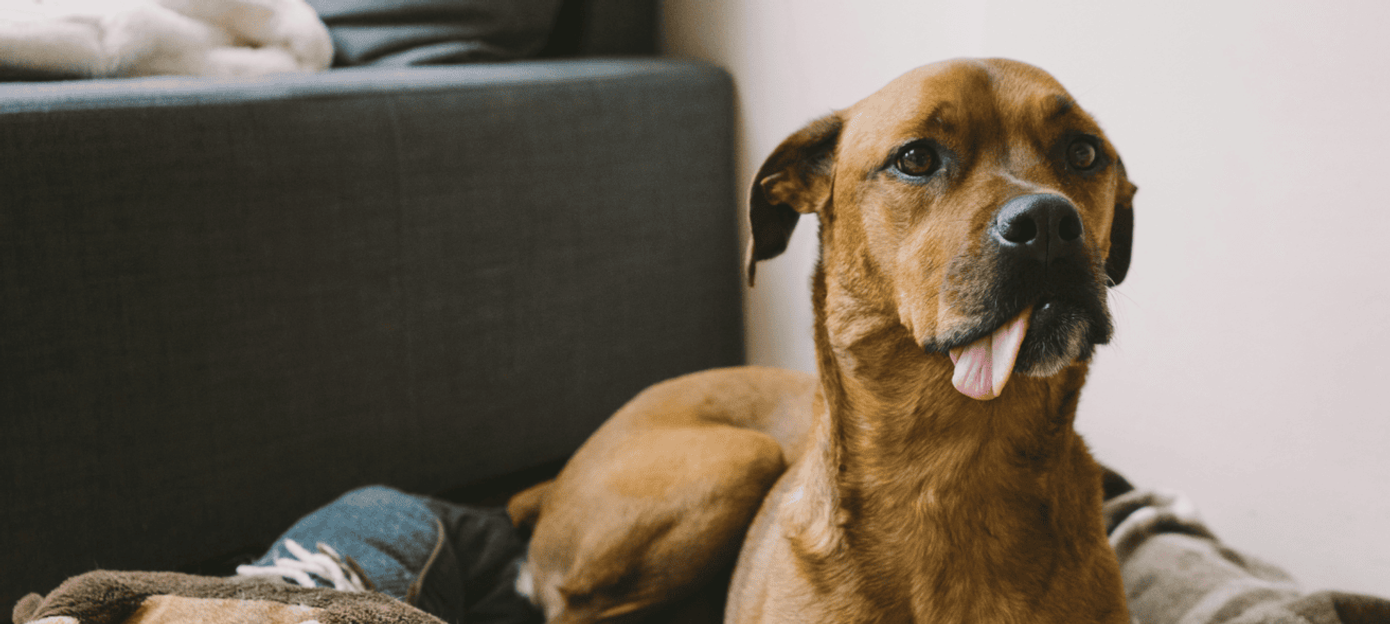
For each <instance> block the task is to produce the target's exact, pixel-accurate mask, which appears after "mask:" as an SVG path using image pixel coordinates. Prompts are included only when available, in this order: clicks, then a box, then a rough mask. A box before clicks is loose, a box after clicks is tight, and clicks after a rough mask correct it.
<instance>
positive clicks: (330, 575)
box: [236, 539, 367, 592]
mask: <svg viewBox="0 0 1390 624" xmlns="http://www.w3.org/2000/svg"><path fill="white" fill-rule="evenodd" d="M285 549H286V550H288V551H290V554H292V555H294V556H295V558H294V559H287V558H283V557H276V558H275V564H274V565H267V566H253V565H239V566H237V567H236V573H237V575H238V576H279V577H283V578H287V579H290V580H293V581H294V582H296V583H298V584H300V585H302V586H304V587H318V584H317V583H315V582H314V579H313V577H311V576H309V574H311V573H312V574H317V575H318V576H319V577H321V578H324V579H327V580H328V581H330V582H332V583H333V589H336V590H339V591H359V592H360V591H367V584H366V583H364V582H362V577H360V576H358V575H357V573H356V572H355V571H353V569H352V568H351V567H349V566H348V564H347V563H346V562H345V561H344V560H343V557H342V555H339V554H338V551H336V550H333V547H332V546H329V545H328V544H325V543H323V542H319V543H318V549H319V552H318V553H311V552H309V550H308V549H307V548H305V547H303V546H300V545H299V543H298V542H296V541H294V540H291V539H287V540H285Z"/></svg>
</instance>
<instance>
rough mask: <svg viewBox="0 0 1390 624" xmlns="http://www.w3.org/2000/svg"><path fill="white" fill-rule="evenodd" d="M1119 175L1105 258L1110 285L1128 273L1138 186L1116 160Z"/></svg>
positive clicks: (1116, 182)
mask: <svg viewBox="0 0 1390 624" xmlns="http://www.w3.org/2000/svg"><path fill="white" fill-rule="evenodd" d="M1116 166H1117V167H1119V171H1120V175H1119V177H1118V179H1117V180H1116V181H1115V187H1116V188H1115V218H1114V219H1113V220H1111V222H1110V255H1109V256H1107V257H1106V258H1105V274H1106V275H1107V276H1109V277H1110V285H1111V286H1115V285H1117V284H1119V283H1120V282H1123V281H1124V280H1125V274H1126V273H1129V256H1130V253H1131V252H1132V251H1133V249H1134V193H1135V191H1138V190H1139V187H1137V186H1135V185H1134V183H1132V182H1130V181H1129V176H1128V175H1127V174H1126V173H1125V163H1124V161H1122V160H1117V161H1116Z"/></svg>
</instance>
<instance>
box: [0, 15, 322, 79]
mask: <svg viewBox="0 0 1390 624" xmlns="http://www.w3.org/2000/svg"><path fill="white" fill-rule="evenodd" d="M332 57H333V43H332V40H331V39H330V38H329V36H328V29H327V28H326V27H325V26H324V25H323V22H322V21H320V20H319V18H318V14H317V13H315V12H314V10H313V9H312V8H311V7H310V6H309V5H308V4H306V3H305V2H304V0H0V69H8V70H19V71H21V72H33V73H36V74H51V75H55V76H71V77H82V78H109V77H117V76H150V75H156V74H184V75H197V76H254V75H260V74H269V73H279V72H294V71H300V72H304V71H318V70H321V69H326V68H327V67H328V65H329V63H330V62H331V61H332Z"/></svg>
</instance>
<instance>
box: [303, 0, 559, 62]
mask: <svg viewBox="0 0 1390 624" xmlns="http://www.w3.org/2000/svg"><path fill="white" fill-rule="evenodd" d="M308 2H309V5H310V6H312V7H314V10H315V11H317V12H318V14H319V17H320V18H321V19H322V20H323V21H324V23H325V24H327V25H328V28H329V32H330V33H331V34H332V35H333V49H334V63H333V64H334V65H337V66H347V65H363V64H368V63H376V64H382V65H394V66H404V65H437V64H443V63H460V62H469V61H498V60H511V59H517V58H524V57H527V56H530V55H532V54H535V53H536V52H538V51H540V49H541V47H542V46H543V45H544V44H545V41H546V38H547V36H548V35H549V34H550V30H551V27H552V26H553V25H554V23H555V17H556V12H557V11H558V10H559V8H560V0H394V1H392V2H382V1H381V0H308Z"/></svg>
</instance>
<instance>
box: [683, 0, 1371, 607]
mask: <svg viewBox="0 0 1390 624" xmlns="http://www.w3.org/2000/svg"><path fill="white" fill-rule="evenodd" d="M663 6H664V15H663V32H664V37H665V43H664V45H665V47H666V50H667V51H668V53H669V54H671V55H673V56H686V57H697V58H702V59H706V60H709V61H712V62H714V63H717V64H719V65H722V66H724V67H726V68H728V69H729V70H730V71H731V72H732V73H733V75H734V78H735V81H736V85H737V97H738V108H739V114H740V116H741V117H740V120H739V128H740V130H739V132H740V136H739V145H740V150H741V152H740V156H739V163H738V171H739V177H740V183H741V184H743V183H746V182H747V180H748V179H749V177H750V176H751V175H752V173H753V171H754V169H755V168H756V166H757V165H758V164H759V163H760V162H761V159H762V158H763V157H764V156H765V155H766V154H767V153H768V152H769V151H770V150H771V149H772V148H773V147H775V146H776V144H777V143H778V142H779V141H780V140H781V139H782V138H783V137H784V136H786V135H787V134H788V133H790V132H792V131H794V130H795V129H796V128H798V127H799V126H800V125H801V124H802V123H804V122H806V121H808V120H810V119H811V118H814V117H817V116H819V115H822V114H824V113H826V112H829V111H830V110H831V109H833V108H836V107H841V106H846V105H848V104H850V103H852V102H854V101H855V100H857V99H859V98H861V97H863V96H865V95H867V94H868V93H870V92H871V91H873V90H875V89H877V88H878V87H879V86H881V85H883V84H884V83H885V82H887V81H888V80H889V79H891V78H892V77H894V76H896V75H898V74H899V73H902V72H903V71H905V70H907V69H909V68H911V67H914V66H916V65H920V64H923V63H926V62H929V61H933V60H938V59H942V58H948V57H954V56H1005V57H1012V58H1017V59H1020V60H1024V61H1028V62H1031V63H1034V64H1036V65H1039V66H1041V67H1043V68H1045V69H1047V70H1049V71H1050V72H1052V73H1053V74H1054V75H1055V76H1057V78H1058V79H1059V80H1061V81H1062V83H1063V84H1064V85H1066V86H1067V87H1068V88H1069V90H1070V91H1071V92H1072V93H1073V95H1075V96H1076V97H1077V98H1078V99H1079V100H1080V102H1081V103H1082V105H1083V106H1084V107H1086V108H1087V109H1088V110H1090V111H1091V112H1092V113H1093V114H1094V115H1096V116H1097V117H1098V118H1099V119H1100V120H1101V123H1102V124H1103V125H1104V126H1105V128H1106V130H1107V132H1108V134H1109V136H1110V138H1111V139H1112V140H1113V142H1114V143H1115V144H1116V145H1117V146H1118V147H1119V149H1120V151H1121V153H1122V154H1123V155H1124V158H1125V162H1126V165H1127V166H1128V169H1129V171H1130V175H1131V178H1132V179H1134V181H1135V182H1137V183H1138V184H1139V185H1140V187H1141V190H1140V193H1139V196H1138V199H1137V201H1136V219H1137V226H1136V242H1135V250H1134V264H1133V267H1132V269H1131V271H1130V275H1129V278H1128V280H1127V281H1126V282H1125V284H1124V285H1123V286H1122V287H1120V288H1118V289H1117V290H1116V291H1114V292H1113V293H1112V295H1111V305H1112V311H1113V312H1114V314H1115V317H1116V321H1117V326H1118V335H1117V339H1116V341H1115V342H1114V344H1112V345H1111V346H1109V347H1104V348H1102V350H1101V352H1100V354H1099V355H1098V356H1097V358H1096V361H1095V365H1094V367H1093V369H1092V370H1093V373H1092V376H1091V379H1090V383H1089V385H1088V386H1087V389H1086V393H1085V395H1084V397H1083V399H1082V403H1081V413H1080V415H1079V418H1078V427H1079V428H1080V429H1081V430H1082V432H1083V433H1084V434H1085V435H1086V437H1087V439H1088V441H1089V442H1090V444H1091V446H1092V448H1093V450H1094V453H1095V455H1096V456H1097V457H1098V458H1099V459H1100V460H1101V461H1104V462H1107V463H1109V464H1111V465H1113V466H1115V467H1117V468H1118V469H1119V470H1121V471H1122V472H1124V473H1125V474H1126V475H1128V476H1129V477H1130V478H1131V480H1134V481H1136V482H1138V483H1140V484H1144V485H1153V486H1161V487H1166V488H1171V489H1178V490H1182V491H1185V492H1187V493H1188V494H1189V495H1191V496H1192V497H1193V498H1194V499H1195V500H1196V501H1197V504H1198V506H1199V507H1200V508H1201V509H1202V511H1203V514H1204V516H1205V518H1206V519H1207V520H1208V522H1209V523H1210V525H1211V526H1212V527H1213V529H1214V530H1215V531H1216V532H1217V533H1218V534H1219V535H1221V536H1223V537H1224V538H1225V539H1226V540H1227V541H1228V542H1230V543H1231V544H1233V545H1235V546H1236V547H1238V548H1242V549H1245V550H1247V551H1249V552H1252V553H1255V554H1257V555H1259V556H1262V557H1263V558H1265V559H1268V560H1271V561H1273V562H1275V563H1277V564H1279V565H1282V566H1284V567H1286V568H1287V569H1289V570H1290V571H1292V572H1293V573H1294V574H1295V576H1297V577H1298V578H1299V579H1300V580H1302V581H1303V583H1304V585H1305V586H1306V587H1307V588H1308V589H1318V588H1338V589H1344V590H1354V591H1362V592H1372V593H1377V594H1381V595H1386V596H1390V530H1387V528H1388V527H1390V404H1387V397H1390V387H1387V386H1390V374H1387V373H1390V364H1387V362H1390V331H1387V329H1386V325H1387V321H1390V201H1388V200H1390V189H1388V188H1386V187H1387V186H1390V44H1387V43H1386V41H1387V39H1386V38H1385V36H1384V33H1383V32H1381V31H1382V30H1383V29H1384V27H1385V25H1386V24H1390V3H1373V2H1364V3H1359V4H1354V3H1350V2H1320V3H1311V2H1298V3H1295V2H1254V1H1249V2H1228V1H1223V2H1218V3H1213V2H1208V1H1207V0H1177V1H1169V2H1161V3H1151V2H1145V3H1139V2H1037V1H1034V0H978V1H970V0H956V1H942V0H932V1H928V0H883V1H867V2H866V1H862V0H861V1H850V0H843V1H839V2H832V1H829V0H814V1H811V0H666V1H665V2H664V5H663ZM814 225H815V224H814V220H813V219H803V220H802V226H801V230H800V231H798V232H797V234H796V236H794V237H793V242H792V246H791V248H790V249H789V250H788V253H787V254H786V255H784V256H783V257H781V258H779V259H776V260H773V261H770V262H765V263H763V265H762V266H761V267H759V271H758V278H759V279H758V287H757V288H756V289H753V290H751V291H749V294H748V306H747V319H748V338H747V341H748V350H749V355H750V358H751V359H752V361H753V362H755V363H760V364H772V365H778V366H786V367H791V368H798V369H803V370H813V369H814V366H815V365H814V360H813V359H812V345H811V337H810V309H809V296H810V295H809V292H808V290H807V281H808V278H809V275H810V267H811V263H812V260H813V258H814V255H815V236H814Z"/></svg>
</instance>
